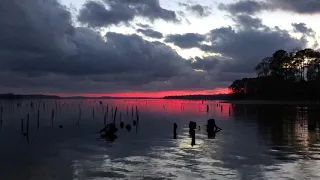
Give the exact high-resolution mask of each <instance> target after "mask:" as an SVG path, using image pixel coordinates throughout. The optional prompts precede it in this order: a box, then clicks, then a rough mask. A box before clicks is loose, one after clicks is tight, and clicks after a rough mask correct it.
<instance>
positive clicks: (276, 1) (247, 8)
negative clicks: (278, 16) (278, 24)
mask: <svg viewBox="0 0 320 180" xmlns="http://www.w3.org/2000/svg"><path fill="white" fill-rule="evenodd" d="M219 8H220V9H221V10H226V11H229V12H230V13H232V14H237V13H246V14H256V13H258V12H261V11H263V10H283V11H290V12H296V13H299V14H315V13H320V1H318V0H268V1H261V0H257V1H256V0H239V1H237V2H235V3H231V4H220V5H219Z"/></svg>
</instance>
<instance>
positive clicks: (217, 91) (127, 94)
mask: <svg viewBox="0 0 320 180" xmlns="http://www.w3.org/2000/svg"><path fill="white" fill-rule="evenodd" d="M212 94H230V90H229V89H228V88H217V89H214V90H198V91H190V90H175V91H158V92H123V93H108V94H58V95H59V96H63V97H66V96H86V97H101V96H112V97H152V98H161V97H164V96H179V95H212Z"/></svg>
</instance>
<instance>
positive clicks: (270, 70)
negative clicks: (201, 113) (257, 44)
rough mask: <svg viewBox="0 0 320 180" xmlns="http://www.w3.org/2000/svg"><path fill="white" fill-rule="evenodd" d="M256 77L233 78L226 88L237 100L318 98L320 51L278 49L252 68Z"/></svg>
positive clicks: (319, 97) (319, 93)
mask: <svg viewBox="0 0 320 180" xmlns="http://www.w3.org/2000/svg"><path fill="white" fill-rule="evenodd" d="M255 71H256V73H257V77H255V78H243V79H239V80H235V81H234V82H233V83H232V84H231V85H230V86H229V89H230V90H231V91H232V96H233V98H236V99H241V98H245V99H273V100H277V99H279V100H284V99H287V100H319V99H320V91H319V90H320V52H319V51H317V50H314V49H309V48H308V49H294V50H293V51H291V52H287V51H285V50H278V51H276V52H275V53H273V55H272V56H270V57H265V58H263V59H262V60H261V62H260V63H259V64H258V65H257V66H256V67H255Z"/></svg>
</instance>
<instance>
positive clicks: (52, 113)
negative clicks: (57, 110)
mask: <svg viewBox="0 0 320 180" xmlns="http://www.w3.org/2000/svg"><path fill="white" fill-rule="evenodd" d="M53 119H54V108H53V109H52V112H51V125H52V126H53Z"/></svg>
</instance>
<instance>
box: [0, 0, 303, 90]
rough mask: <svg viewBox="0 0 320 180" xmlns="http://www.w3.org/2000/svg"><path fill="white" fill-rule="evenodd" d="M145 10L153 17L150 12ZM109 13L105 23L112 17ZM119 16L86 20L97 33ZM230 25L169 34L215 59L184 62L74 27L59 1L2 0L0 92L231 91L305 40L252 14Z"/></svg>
mask: <svg viewBox="0 0 320 180" xmlns="http://www.w3.org/2000/svg"><path fill="white" fill-rule="evenodd" d="M106 2H107V3H109V4H112V5H114V7H116V6H118V5H119V9H121V8H130V9H131V10H132V9H133V8H135V10H137V9H138V10H139V8H142V7H145V9H143V10H141V11H139V12H137V11H134V17H136V16H143V17H146V16H145V15H147V14H148V17H147V18H148V19H151V20H152V19H158V18H161V19H166V18H165V17H170V13H168V14H167V15H162V12H161V11H162V10H161V9H159V7H160V6H159V7H158V3H155V2H157V1H149V0H144V1H142V0H141V1H129V0H119V1H115V0H114V1H111V0H110V1H106ZM133 2H134V5H133V4H132V3H133ZM88 3H90V2H88ZM88 3H87V4H88ZM137 4H138V5H137ZM96 5H98V6H97V7H94V6H96ZM100 5H101V6H100ZM99 6H100V7H99ZM85 7H86V6H85ZM101 7H103V8H104V5H103V6H102V4H99V3H97V4H94V3H93V8H92V9H93V12H95V13H96V12H99V13H98V15H102V17H104V15H105V14H104V13H105V12H104V10H107V11H112V10H111V9H110V7H111V6H109V7H107V8H106V9H103V8H102V9H100V10H101V11H100V10H96V9H99V8H101ZM117 8H118V7H117ZM157 8H158V9H157ZM150 9H152V10H158V12H149V10H150ZM121 10H122V9H121ZM131 10H130V11H131ZM130 11H129V12H130ZM108 13H110V12H108ZM108 13H107V16H105V17H108V16H109V15H110V14H108ZM112 13H121V11H119V12H112ZM150 13H154V15H150ZM165 13H166V12H165ZM88 14H90V13H88ZM129 14H130V13H129ZM111 15H113V14H111ZM123 15H125V14H123V13H121V15H119V17H120V20H119V19H117V18H119V17H115V20H108V19H104V18H103V19H91V20H88V23H90V22H92V24H91V26H94V27H100V26H104V25H106V24H110V23H106V22H113V24H116V23H117V22H119V23H120V22H129V21H131V20H130V16H123ZM8 17H10V18H8ZM127 17H128V18H127ZM85 19H86V18H85ZM233 20H234V21H236V24H239V25H238V26H236V27H221V28H216V29H213V30H212V31H210V32H209V33H207V34H206V35H201V34H196V33H188V34H173V35H169V36H167V37H166V42H171V43H173V44H175V45H177V46H179V47H181V48H191V47H198V48H200V49H202V50H203V51H206V52H207V53H215V54H217V55H212V56H209V57H196V58H194V59H193V61H186V60H185V59H184V58H182V57H181V56H180V55H178V54H177V52H176V51H175V50H173V49H172V48H171V47H170V46H168V45H166V44H164V43H161V42H158V41H153V42H150V41H147V40H145V39H143V38H142V37H140V36H138V35H136V34H132V35H124V34H119V33H111V32H107V33H106V34H105V35H104V36H102V35H101V34H100V33H98V32H97V31H95V30H93V29H90V28H87V27H74V26H73V24H72V22H71V14H70V12H69V11H68V10H67V9H66V8H65V7H64V6H62V5H61V4H59V3H58V2H57V1H56V0H46V1H43V0H32V1H21V2H20V1H19V3H17V2H16V1H13V0H2V1H1V6H0V27H1V28H0V91H1V92H3V91H13V92H18V93H43V92H51V93H101V92H104V93H107V92H121V91H132V90H137V91H144V90H145V91H156V90H157V91H161V90H175V89H184V88H187V89H206V88H208V89H210V88H211V89H212V88H215V87H221V86H224V87H225V86H228V85H229V83H230V82H228V81H232V80H233V79H232V78H234V77H237V78H241V76H244V75H248V74H251V73H252V72H253V68H254V66H255V65H256V63H257V62H258V61H260V60H261V58H262V57H265V56H268V55H270V54H271V53H273V52H274V51H275V50H278V49H289V50H290V49H293V48H296V47H299V46H300V47H304V46H305V43H306V42H305V40H303V39H301V40H300V39H295V38H293V37H291V36H290V35H289V33H288V32H287V31H286V30H282V29H280V28H269V27H266V26H265V25H263V24H262V23H261V21H260V20H259V19H255V18H252V17H251V16H244V15H241V16H237V17H234V18H233ZM89 21H90V22H89ZM111 24H112V23H111ZM203 42H206V43H205V44H204V43H203ZM194 69H202V70H204V72H196V71H194Z"/></svg>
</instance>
